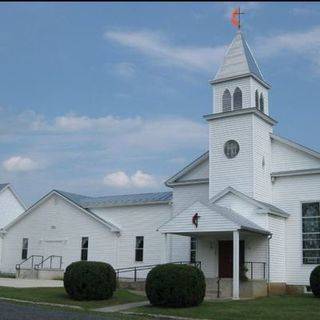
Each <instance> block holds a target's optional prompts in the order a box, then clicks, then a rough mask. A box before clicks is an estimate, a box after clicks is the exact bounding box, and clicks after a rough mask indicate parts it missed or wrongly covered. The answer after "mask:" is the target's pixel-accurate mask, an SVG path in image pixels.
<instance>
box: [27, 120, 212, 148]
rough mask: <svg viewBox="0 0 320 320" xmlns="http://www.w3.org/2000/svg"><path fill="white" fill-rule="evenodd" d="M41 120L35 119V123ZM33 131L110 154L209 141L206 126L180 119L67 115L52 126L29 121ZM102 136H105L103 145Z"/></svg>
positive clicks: (48, 123)
mask: <svg viewBox="0 0 320 320" xmlns="http://www.w3.org/2000/svg"><path fill="white" fill-rule="evenodd" d="M38 118H39V117H36V118H35V121H36V123H37V122H38ZM44 123H45V125H44ZM30 128H31V129H30ZM30 128H29V132H30V133H33V134H37V133H38V134H45V135H46V136H47V137H48V136H49V137H50V136H52V137H55V135H56V134H59V136H63V140H64V141H70V140H72V141H74V142H75V141H77V140H81V141H85V140H88V139H89V140H91V139H92V140H94V141H95V143H97V142H99V143H102V144H103V145H105V146H106V147H107V148H108V149H110V152H111V150H112V151H114V150H116V149H119V148H121V149H124V148H138V149H139V150H144V151H145V150H146V149H148V150H149V151H151V150H152V151H161V150H172V149H179V148H185V147H190V148H192V146H199V145H204V142H205V141H206V138H207V126H206V125H205V124H204V123H201V122H196V121H193V120H190V119H187V118H177V117H174V118H173V117H166V118H156V119H144V118H142V117H128V118H120V117H114V116H112V115H108V116H105V117H99V118H92V117H87V116H77V115H74V114H67V115H64V116H59V117H56V118H55V119H53V121H51V122H50V121H46V120H45V119H43V120H42V125H41V126H40V127H39V126H38V125H33V123H32V119H30ZM40 128H41V129H40ZM25 133H26V132H25ZM100 134H101V135H103V136H102V141H101V140H100V136H99V135H100ZM97 135H98V136H97Z"/></svg>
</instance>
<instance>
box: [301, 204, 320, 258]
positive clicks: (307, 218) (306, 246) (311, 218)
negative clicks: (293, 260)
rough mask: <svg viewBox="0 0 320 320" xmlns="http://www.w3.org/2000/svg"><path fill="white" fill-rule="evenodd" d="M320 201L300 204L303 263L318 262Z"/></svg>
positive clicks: (319, 255) (319, 250)
mask: <svg viewBox="0 0 320 320" xmlns="http://www.w3.org/2000/svg"><path fill="white" fill-rule="evenodd" d="M319 209H320V203H319V202H310V203H303V204H302V250H303V264H320V210H319Z"/></svg>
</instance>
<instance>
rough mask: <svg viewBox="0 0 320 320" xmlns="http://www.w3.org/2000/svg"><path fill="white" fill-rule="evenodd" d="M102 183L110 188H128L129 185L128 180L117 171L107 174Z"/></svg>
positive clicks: (123, 173)
mask: <svg viewBox="0 0 320 320" xmlns="http://www.w3.org/2000/svg"><path fill="white" fill-rule="evenodd" d="M103 183H104V184H105V185H107V186H111V187H120V188H121V187H128V186H129V185H130V178H129V177H128V176H127V174H126V173H125V172H123V171H117V172H113V173H109V174H107V175H106V176H105V177H104V178H103Z"/></svg>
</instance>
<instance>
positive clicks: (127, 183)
mask: <svg viewBox="0 0 320 320" xmlns="http://www.w3.org/2000/svg"><path fill="white" fill-rule="evenodd" d="M103 183H104V184H105V185H107V186H110V187H117V188H128V187H137V188H146V187H154V186H156V185H157V180H156V178H155V177H154V176H152V175H150V174H148V173H145V172H143V171H141V170H137V171H136V172H135V173H134V174H133V175H132V176H130V177H129V176H128V175H127V174H126V173H125V172H124V171H116V172H112V173H109V174H107V175H106V176H105V177H104V178H103Z"/></svg>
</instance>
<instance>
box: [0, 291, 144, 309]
mask: <svg viewBox="0 0 320 320" xmlns="http://www.w3.org/2000/svg"><path fill="white" fill-rule="evenodd" d="M0 297H5V298H13V299H20V300H28V301H36V302H49V303H57V304H66V305H74V306H81V307H82V308H84V309H94V308H99V307H106V306H112V305H117V304H123V303H130V302H137V301H144V300H146V297H144V296H140V295H137V294H134V293H132V292H129V291H128V290H124V289H119V290H117V291H116V292H115V293H114V295H113V297H112V298H111V299H109V300H101V301H75V300H71V299H70V298H69V297H68V296H67V294H66V293H65V290H64V288H11V287H0Z"/></svg>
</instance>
